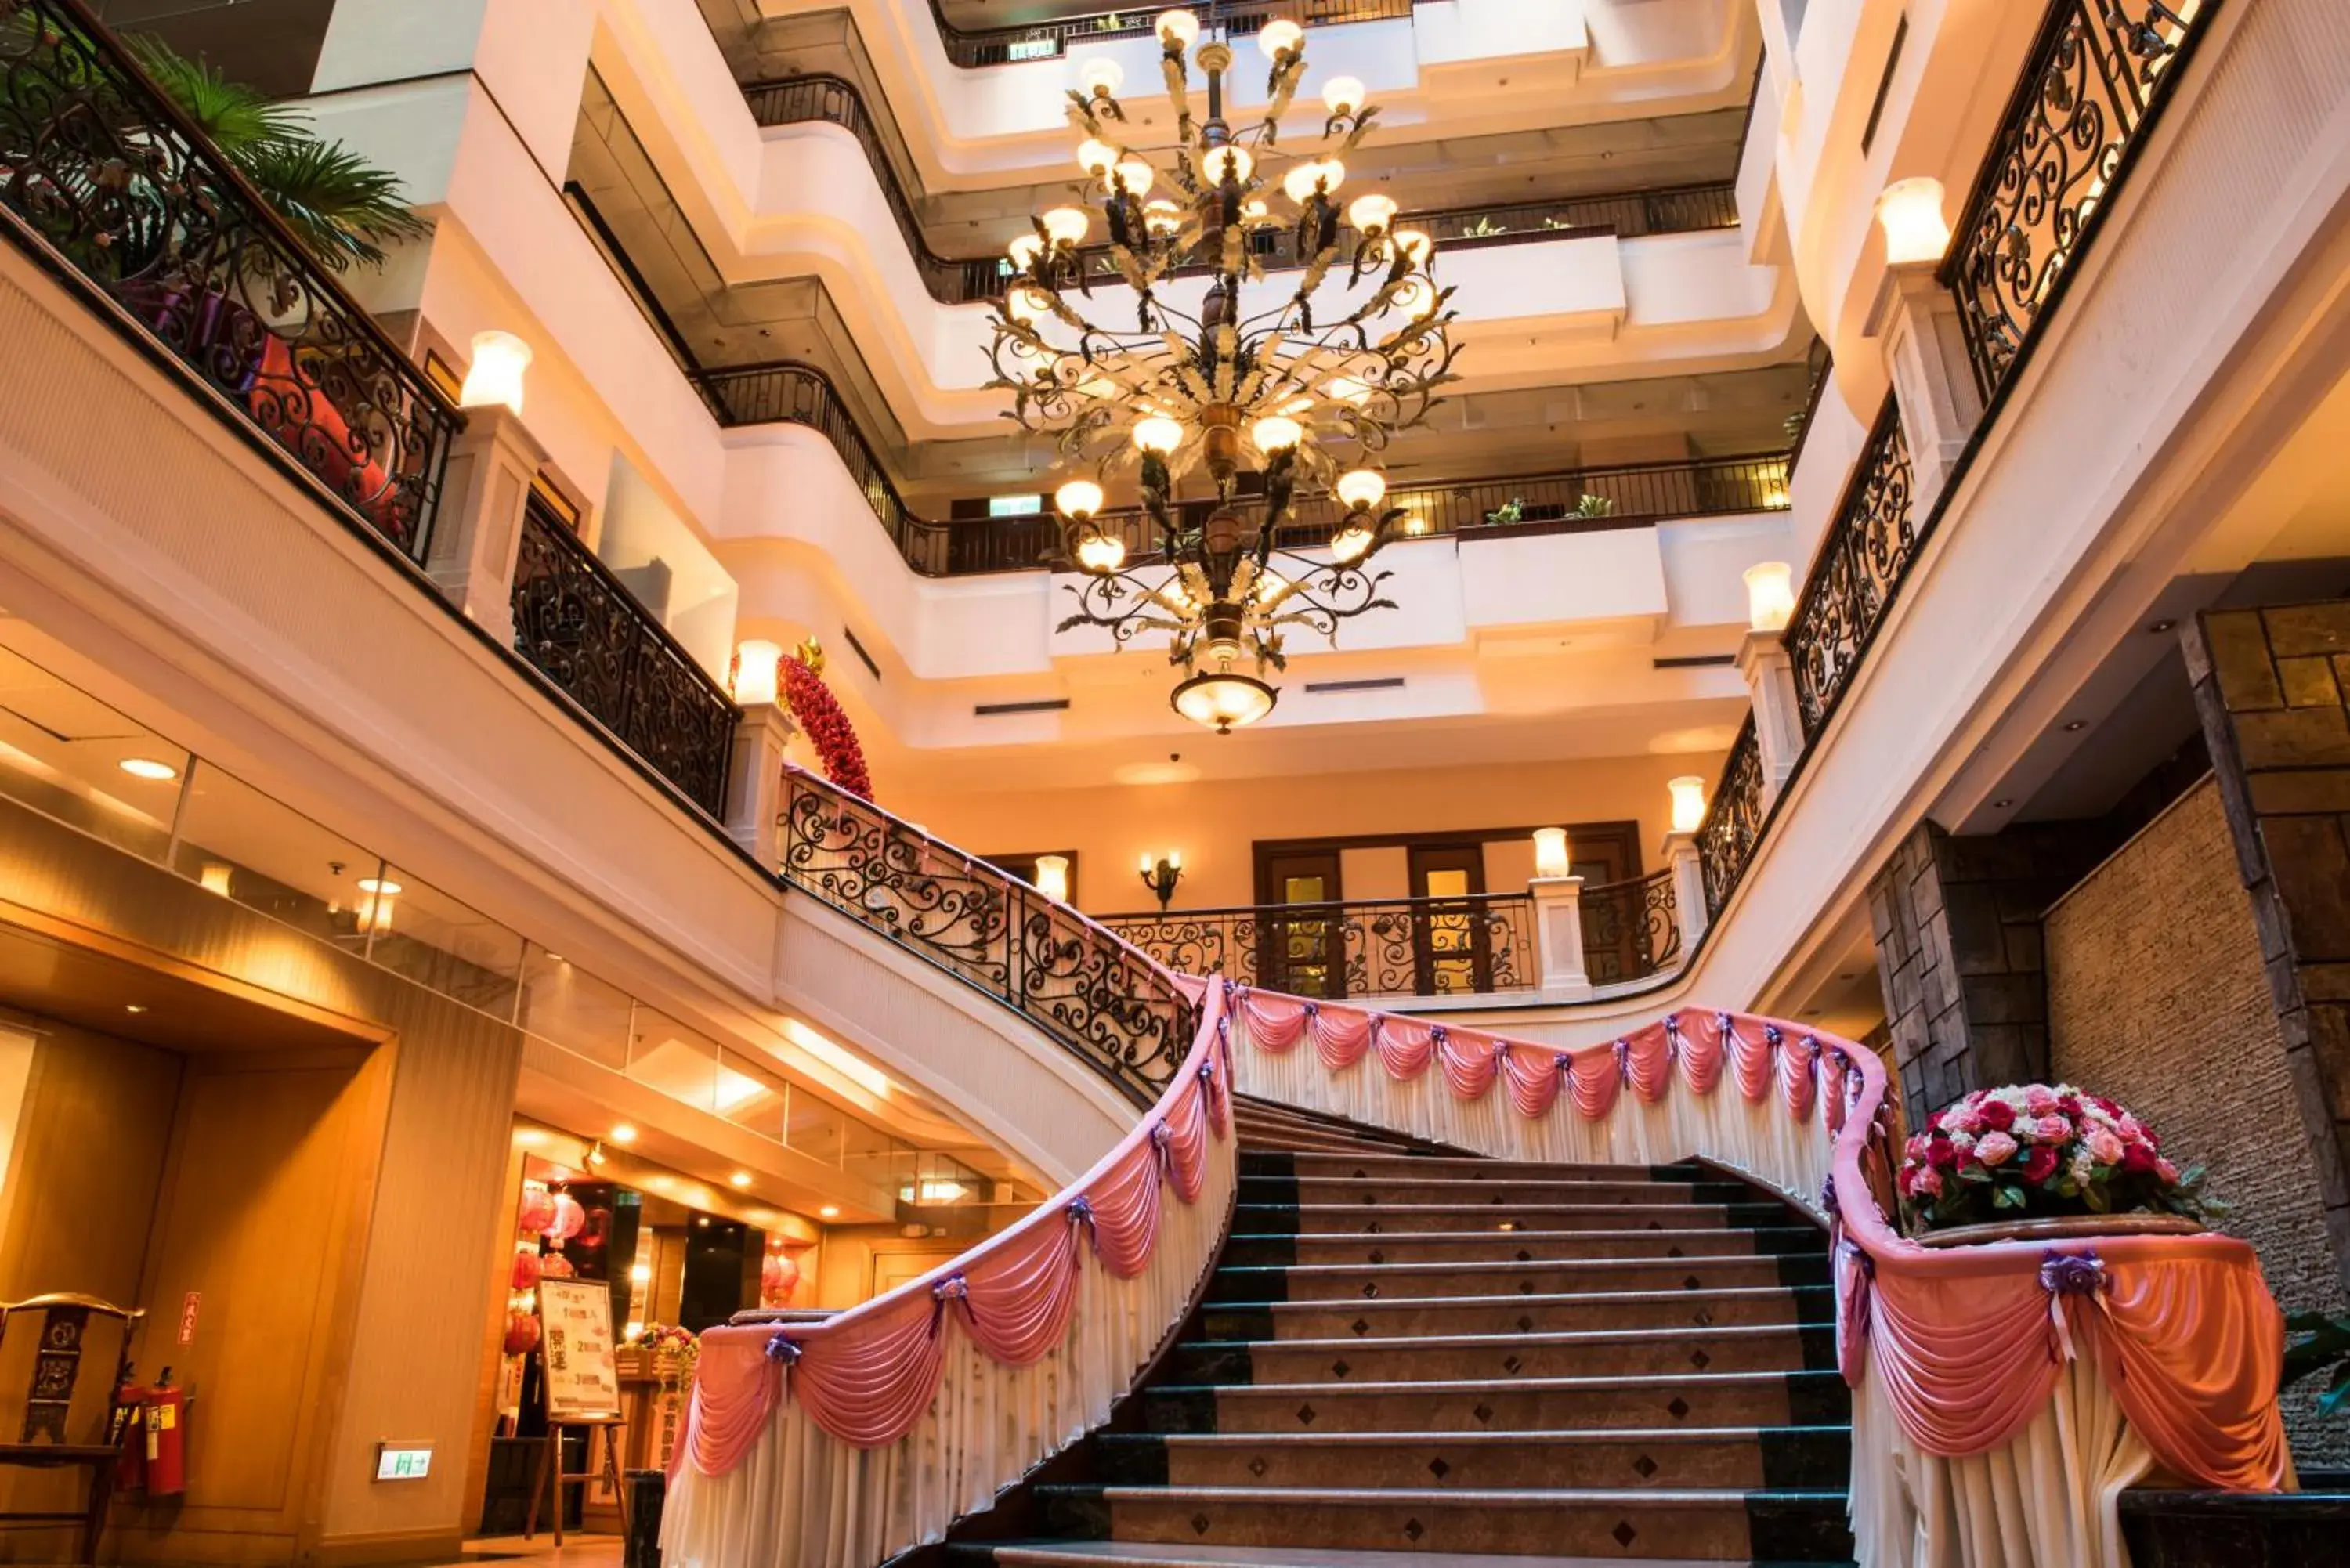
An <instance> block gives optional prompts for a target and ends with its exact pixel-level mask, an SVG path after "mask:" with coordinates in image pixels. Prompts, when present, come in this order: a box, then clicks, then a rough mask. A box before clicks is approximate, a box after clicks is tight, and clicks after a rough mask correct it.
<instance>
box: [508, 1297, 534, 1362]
mask: <svg viewBox="0 0 2350 1568" xmlns="http://www.w3.org/2000/svg"><path fill="white" fill-rule="evenodd" d="M537 1348H538V1319H537V1317H536V1316H535V1315H534V1314H530V1313H526V1312H525V1311H523V1310H522V1309H521V1308H520V1307H515V1308H514V1309H513V1310H512V1311H510V1312H508V1313H507V1314H506V1354H507V1355H529V1354H530V1353H531V1352H532V1351H534V1350H536V1349H537Z"/></svg>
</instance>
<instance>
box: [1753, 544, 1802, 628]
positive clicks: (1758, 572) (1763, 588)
mask: <svg viewBox="0 0 2350 1568" xmlns="http://www.w3.org/2000/svg"><path fill="white" fill-rule="evenodd" d="M1794 613H1795V574H1794V568H1792V567H1791V566H1788V565H1787V563H1786V562H1784V561H1763V562H1761V563H1759V564H1758V565H1755V566H1749V567H1747V568H1746V624H1747V625H1748V626H1749V627H1751V628H1753V629H1754V630H1756V631H1784V630H1785V629H1786V628H1787V618H1789V617H1790V616H1792V615H1794Z"/></svg>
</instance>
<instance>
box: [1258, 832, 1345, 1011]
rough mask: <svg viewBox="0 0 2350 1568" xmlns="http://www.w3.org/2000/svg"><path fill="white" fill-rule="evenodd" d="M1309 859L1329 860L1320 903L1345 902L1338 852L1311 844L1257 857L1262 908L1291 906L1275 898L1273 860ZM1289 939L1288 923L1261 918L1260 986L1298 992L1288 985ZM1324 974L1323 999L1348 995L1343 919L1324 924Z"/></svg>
mask: <svg viewBox="0 0 2350 1568" xmlns="http://www.w3.org/2000/svg"><path fill="white" fill-rule="evenodd" d="M1260 847H1262V846H1260ZM1288 857H1295V858H1301V859H1302V858H1305V857H1320V858H1322V859H1324V860H1326V862H1327V863H1328V866H1329V870H1328V872H1327V873H1326V875H1325V877H1324V878H1323V880H1324V884H1325V896H1324V897H1323V898H1321V900H1320V903H1322V904H1326V905H1338V904H1343V903H1345V902H1346V898H1347V889H1346V884H1345V882H1344V881H1343V880H1342V877H1343V874H1344V873H1343V867H1342V864H1341V862H1340V860H1339V857H1338V852H1337V851H1336V850H1335V849H1322V848H1318V847H1315V846H1310V845H1309V846H1301V847H1297V848H1292V849H1283V850H1278V851H1276V852H1275V853H1274V854H1273V855H1264V854H1259V855H1258V857H1257V860H1256V877H1257V887H1258V889H1259V890H1260V891H1261V892H1263V894H1264V895H1265V896H1264V897H1263V898H1260V899H1259V900H1258V904H1259V906H1260V909H1285V908H1288V907H1289V906H1288V904H1287V902H1286V900H1284V899H1283V898H1279V897H1277V896H1276V894H1277V891H1278V887H1279V884H1278V882H1277V881H1276V879H1275V874H1274V861H1276V860H1279V859H1283V858H1288ZM1305 907H1306V908H1312V907H1314V906H1311V905H1309V906H1305ZM1289 937H1290V931H1289V927H1288V925H1287V922H1285V921H1284V920H1282V919H1279V918H1278V917H1276V916H1274V915H1271V914H1265V913H1260V914H1259V915H1258V917H1257V940H1256V978H1257V983H1258V984H1259V985H1263V986H1267V987H1270V988H1271V989H1273V990H1275V991H1291V990H1294V989H1295V988H1294V987H1293V986H1292V985H1291V984H1290V983H1289V959H1288V952H1287V950H1288V944H1289ZM1322 972H1323V973H1324V974H1325V975H1326V976H1327V977H1328V979H1327V981H1326V983H1325V985H1324V989H1323V992H1322V998H1323V1000H1325V1001H1336V1000H1337V999H1338V998H1340V997H1343V996H1345V995H1346V994H1347V935H1346V928H1345V924H1344V922H1343V921H1342V920H1340V919H1326V920H1324V921H1323V922H1322ZM1301 994H1302V993H1301Z"/></svg>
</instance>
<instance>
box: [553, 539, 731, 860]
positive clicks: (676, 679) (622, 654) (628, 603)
mask: <svg viewBox="0 0 2350 1568" xmlns="http://www.w3.org/2000/svg"><path fill="white" fill-rule="evenodd" d="M514 618H515V652H517V653H519V654H521V655H522V657H523V658H524V659H527V660H529V661H530V663H531V664H532V665H533V666H534V667H535V668H536V670H538V671H539V673H540V674H542V675H544V676H546V679H547V680H550V681H552V682H553V683H554V684H555V686H556V688H557V689H559V690H560V691H562V692H563V693H564V695H565V696H567V697H568V698H570V699H571V701H574V702H576V703H577V704H578V705H579V707H580V708H581V709H582V710H584V711H586V712H587V715H588V716H589V717H591V718H593V719H594V720H595V721H596V722H598V724H601V725H602V726H603V727H604V728H605V729H606V730H608V731H609V732H611V734H612V735H613V737H614V738H615V739H617V740H618V741H619V742H620V744H622V745H624V746H626V747H627V748H628V749H629V751H631V752H634V753H636V754H637V755H638V756H639V757H640V758H642V759H643V760H644V761H645V763H647V764H649V765H650V767H651V768H652V769H653V770H654V771H655V772H657V773H659V774H660V775H661V776H662V777H663V778H666V779H668V780H669V781H670V783H671V784H675V785H676V786H677V787H678V788H679V789H680V790H681V791H683V792H684V793H685V795H686V798H688V799H689V800H691V801H692V802H693V803H694V804H695V805H699V806H700V807H702V810H704V811H706V812H708V813H709V814H710V815H712V816H713V817H715V816H723V815H724V813H725V809H726V769H727V763H728V762H729V761H730V759H731V758H732V755H733V745H734V726H735V723H736V722H737V721H738V720H739V719H740V718H741V716H742V715H741V711H740V710H738V709H737V708H736V707H735V706H734V700H733V698H732V697H731V696H729V695H728V694H727V692H726V690H725V688H724V687H723V686H721V685H719V684H718V682H717V681H715V680H712V679H711V678H710V676H709V674H708V673H707V672H706V671H704V670H702V666H701V665H700V664H698V663H696V662H695V661H694V659H693V656H692V655H691V654H690V653H688V652H687V651H686V650H685V649H684V647H683V646H682V645H681V644H680V643H679V642H678V640H677V639H675V638H673V637H671V635H670V634H669V632H668V630H667V629H666V628H663V627H662V626H661V624H660V621H658V620H656V619H655V618H653V616H652V614H651V612H650V611H649V610H647V609H646V608H645V607H644V606H643V605H641V604H639V602H638V600H637V597H636V596H635V595H634V594H632V593H630V592H629V589H628V586H627V585H626V584H624V583H622V582H621V581H620V579H619V577H618V576H615V575H614V574H613V572H612V569H611V568H610V567H609V566H606V565H605V564H604V563H603V562H601V561H599V560H598V559H597V558H596V556H595V553H594V552H593V551H591V550H589V549H588V548H587V545H585V544H584V543H582V542H581V540H580V538H579V536H578V535H577V534H574V533H573V532H572V531H571V530H570V529H568V528H567V527H565V526H564V525H563V524H561V523H560V522H559V521H557V520H556V519H555V518H553V517H550V516H548V515H547V514H546V513H545V512H544V511H543V510H542V509H541V508H540V507H538V506H537V505H536V504H533V505H531V506H529V507H528V508H526V509H525V512H524V514H523V528H522V546H521V550H520V552H519V554H518V556H517V557H516V559H515V576H514Z"/></svg>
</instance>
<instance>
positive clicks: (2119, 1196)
mask: <svg viewBox="0 0 2350 1568" xmlns="http://www.w3.org/2000/svg"><path fill="white" fill-rule="evenodd" d="M1903 1154H1904V1158H1903V1159H1902V1164H1901V1173H1900V1177H1899V1179H1898V1183H1897V1185H1898V1189H1899V1191H1900V1195H1901V1206H1902V1210H1903V1212H1904V1214H1905V1216H1906V1217H1907V1218H1908V1223H1909V1231H1910V1234H1911V1235H1912V1236H1913V1237H1914V1238H1915V1239H1916V1240H1918V1241H1921V1242H1923V1243H1924V1244H1926V1245H1928V1246H1937V1247H1939V1246H1959V1245H1963V1244H1966V1243H1969V1242H1974V1241H2009V1240H2015V1239H2019V1238H2024V1237H2035V1236H2061V1235H2077V1234H2111V1233H2113V1232H2116V1231H2199V1230H2201V1229H2203V1226H2204V1222H2205V1221H2206V1220H2210V1219H2214V1218H2216V1217H2218V1216H2219V1215H2220V1213H2222V1212H2224V1211H2225V1209H2224V1206H2223V1205H2221V1204H2220V1203H2219V1202H2218V1201H2217V1200H2215V1199H2211V1198H2210V1197H2209V1196H2207V1195H2206V1194H2205V1193H2204V1191H2203V1168H2201V1167H2200V1166H2194V1167H2190V1168H2188V1169H2185V1170H2181V1169H2179V1168H2178V1167H2177V1166H2176V1165H2174V1164H2172V1163H2171V1161H2170V1160H2169V1158H2168V1157H2167V1156H2165V1155H2164V1154H2163V1153H2162V1140H2161V1139H2160V1138H2159V1137H2157V1136H2156V1134H2155V1131H2154V1129H2153V1128H2152V1127H2147V1125H2146V1124H2145V1123H2143V1122H2141V1121H2139V1120H2138V1119H2137V1117H2136V1116H2132V1115H2131V1114H2130V1113H2129V1112H2128V1111H2126V1110H2125V1109H2123V1108H2122V1107H2121V1106H2118V1105H2116V1104H2115V1103H2114V1102H2113V1101H2112V1100H2109V1099H2107V1098H2106V1097H2105V1096H2102V1095H2093V1094H2089V1093H2087V1092H2086V1091H2085V1090H2081V1089H2077V1088H2074V1086H2073V1085H2070V1084H2058V1085H2054V1086H2053V1087H2052V1086H2050V1085H2046V1084H2025V1085H2013V1086H2010V1087H2007V1088H2001V1089H1978V1090H1976V1091H1975V1092H1974V1093H1973V1094H1971V1095H1969V1096H1967V1097H1966V1098H1965V1099H1963V1100H1960V1102H1959V1103H1958V1104H1957V1105H1955V1106H1950V1108H1949V1109H1947V1110H1943V1111H1939V1112H1937V1113H1936V1114H1935V1116H1933V1118H1932V1119H1931V1120H1930V1121H1929V1122H1928V1123H1927V1124H1926V1130H1925V1131H1924V1132H1921V1133H1919V1134H1918V1135H1917V1136H1916V1137H1912V1138H1911V1139H1910V1140H1909V1142H1908V1147H1906V1148H1905V1149H1904V1151H1903Z"/></svg>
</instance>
